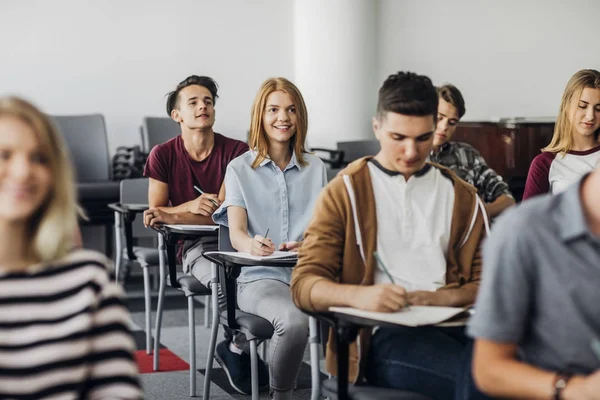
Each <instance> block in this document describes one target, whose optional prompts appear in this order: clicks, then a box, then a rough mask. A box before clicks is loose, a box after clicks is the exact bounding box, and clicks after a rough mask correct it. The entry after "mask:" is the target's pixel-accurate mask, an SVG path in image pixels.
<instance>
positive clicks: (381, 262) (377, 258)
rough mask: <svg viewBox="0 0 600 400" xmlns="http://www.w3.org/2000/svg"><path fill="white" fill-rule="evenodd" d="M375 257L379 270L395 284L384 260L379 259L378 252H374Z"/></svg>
mask: <svg viewBox="0 0 600 400" xmlns="http://www.w3.org/2000/svg"><path fill="white" fill-rule="evenodd" d="M373 257H375V261H377V266H378V267H379V269H380V270H381V271H382V272H383V273H385V274H386V275H387V277H388V279H389V280H390V282H392V283H393V284H395V283H396V282H394V278H393V277H392V274H390V271H389V270H388V269H387V267H386V266H385V264H384V263H383V260H382V259H381V258H380V257H379V254H377V252H376V251H375V252H373Z"/></svg>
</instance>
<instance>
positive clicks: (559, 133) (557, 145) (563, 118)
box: [542, 69, 600, 153]
mask: <svg viewBox="0 0 600 400" xmlns="http://www.w3.org/2000/svg"><path fill="white" fill-rule="evenodd" d="M585 88H592V89H600V72H598V71H596V70H595V69H582V70H581V71H578V72H576V73H575V74H574V75H573V76H572V77H571V79H569V82H568V83H567V87H566V88H565V91H564V93H563V96H562V101H561V103H560V109H559V112H558V117H557V118H556V124H555V125H554V134H553V135H552V140H551V141H550V144H549V145H548V146H546V147H544V148H543V149H542V151H545V152H550V153H567V152H569V151H570V150H571V148H572V147H573V122H572V115H569V114H570V113H571V104H572V102H573V101H574V100H579V97H580V96H581V92H583V89H585ZM599 135H600V130H598V131H596V132H594V136H595V138H596V140H598V137H599Z"/></svg>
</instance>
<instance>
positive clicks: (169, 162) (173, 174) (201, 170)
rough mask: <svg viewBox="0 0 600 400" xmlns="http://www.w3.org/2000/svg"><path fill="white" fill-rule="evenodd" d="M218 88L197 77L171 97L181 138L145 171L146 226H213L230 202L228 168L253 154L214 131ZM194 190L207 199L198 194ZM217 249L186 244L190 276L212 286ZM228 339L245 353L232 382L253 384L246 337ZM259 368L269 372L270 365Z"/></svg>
mask: <svg viewBox="0 0 600 400" xmlns="http://www.w3.org/2000/svg"><path fill="white" fill-rule="evenodd" d="M217 89H218V87H217V83H216V82H215V81H214V80H213V79H212V78H209V77H207V76H197V75H192V76H189V77H187V78H186V79H184V80H183V81H181V82H180V83H179V84H178V85H177V87H176V88H175V90H174V91H172V92H171V93H169V95H168V96H167V107H166V108H167V114H168V115H169V117H171V118H172V119H173V120H174V121H175V122H177V123H179V126H180V127H181V135H178V136H177V137H175V138H173V139H171V140H169V141H167V142H165V143H163V144H160V145H158V146H155V147H154V148H153V149H152V151H151V152H150V155H149V156H148V161H147V162H146V168H145V169H144V176H147V177H148V178H149V179H150V186H149V189H148V204H149V206H150V208H149V209H148V210H147V211H145V212H144V224H145V225H146V226H153V225H156V224H196V225H206V224H213V221H212V217H211V216H212V214H213V212H214V211H215V210H216V209H217V205H219V204H221V201H222V199H223V197H224V193H223V178H224V177H225V168H226V167H227V164H228V163H229V162H230V161H231V160H233V159H234V158H236V157H237V156H239V155H241V154H243V153H244V152H246V151H247V150H248V146H247V145H246V143H244V142H241V141H239V140H235V139H231V138H228V137H226V136H223V135H221V134H219V133H216V132H215V131H214V130H213V125H214V123H215V103H216V100H217V97H218V94H217ZM194 186H197V187H198V188H201V190H203V191H204V194H202V195H198V192H197V190H196V189H194ZM216 249H217V241H216V238H210V237H205V238H200V239H198V240H196V241H191V240H189V241H185V242H183V244H182V246H181V247H180V250H179V254H178V255H179V257H180V258H182V259H183V269H184V272H186V273H191V274H192V275H194V276H195V277H196V278H197V279H198V280H199V281H200V282H201V283H202V284H203V285H205V286H208V285H209V281H210V278H211V267H210V262H209V261H208V260H206V259H205V258H203V257H202V252H204V251H210V250H216ZM225 336H226V338H229V337H231V336H234V342H236V343H237V344H238V346H239V347H240V348H242V349H244V352H242V354H240V357H236V358H232V362H231V363H230V368H229V374H228V377H229V378H230V383H231V384H232V386H233V387H234V388H236V389H237V388H239V387H240V386H243V385H244V382H246V381H249V378H248V376H249V375H250V355H249V351H250V348H249V345H248V342H247V341H246V340H245V336H244V335H243V334H240V333H233V332H230V331H229V330H227V329H226V330H225ZM259 365H260V366H261V370H264V371H266V366H264V365H262V364H259ZM264 375H265V374H262V375H261V376H264ZM263 380H264V379H263ZM238 391H239V390H238Z"/></svg>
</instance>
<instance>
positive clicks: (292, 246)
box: [279, 241, 302, 252]
mask: <svg viewBox="0 0 600 400" xmlns="http://www.w3.org/2000/svg"><path fill="white" fill-rule="evenodd" d="M301 246H302V242H296V241H291V242H285V243H281V244H280V245H279V250H280V251H295V252H297V251H298V249H300V247H301Z"/></svg>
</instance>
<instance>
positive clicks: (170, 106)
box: [167, 75, 219, 117]
mask: <svg viewBox="0 0 600 400" xmlns="http://www.w3.org/2000/svg"><path fill="white" fill-rule="evenodd" d="M192 85H198V86H204V87H205V88H207V89H208V91H209V92H210V94H211V95H212V97H213V102H214V103H215V104H217V98H218V97H219V95H218V94H217V90H218V88H219V86H218V85H217V82H215V80H214V79H213V78H210V77H208V76H198V75H190V76H188V77H187V78H185V79H184V80H182V81H181V82H179V84H178V85H177V88H175V90H173V91H172V92H171V93H169V94H168V95H167V114H168V115H169V117H170V116H171V111H173V110H174V109H176V108H177V107H179V92H181V91H182V90H183V89H184V88H186V87H188V86H192Z"/></svg>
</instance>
